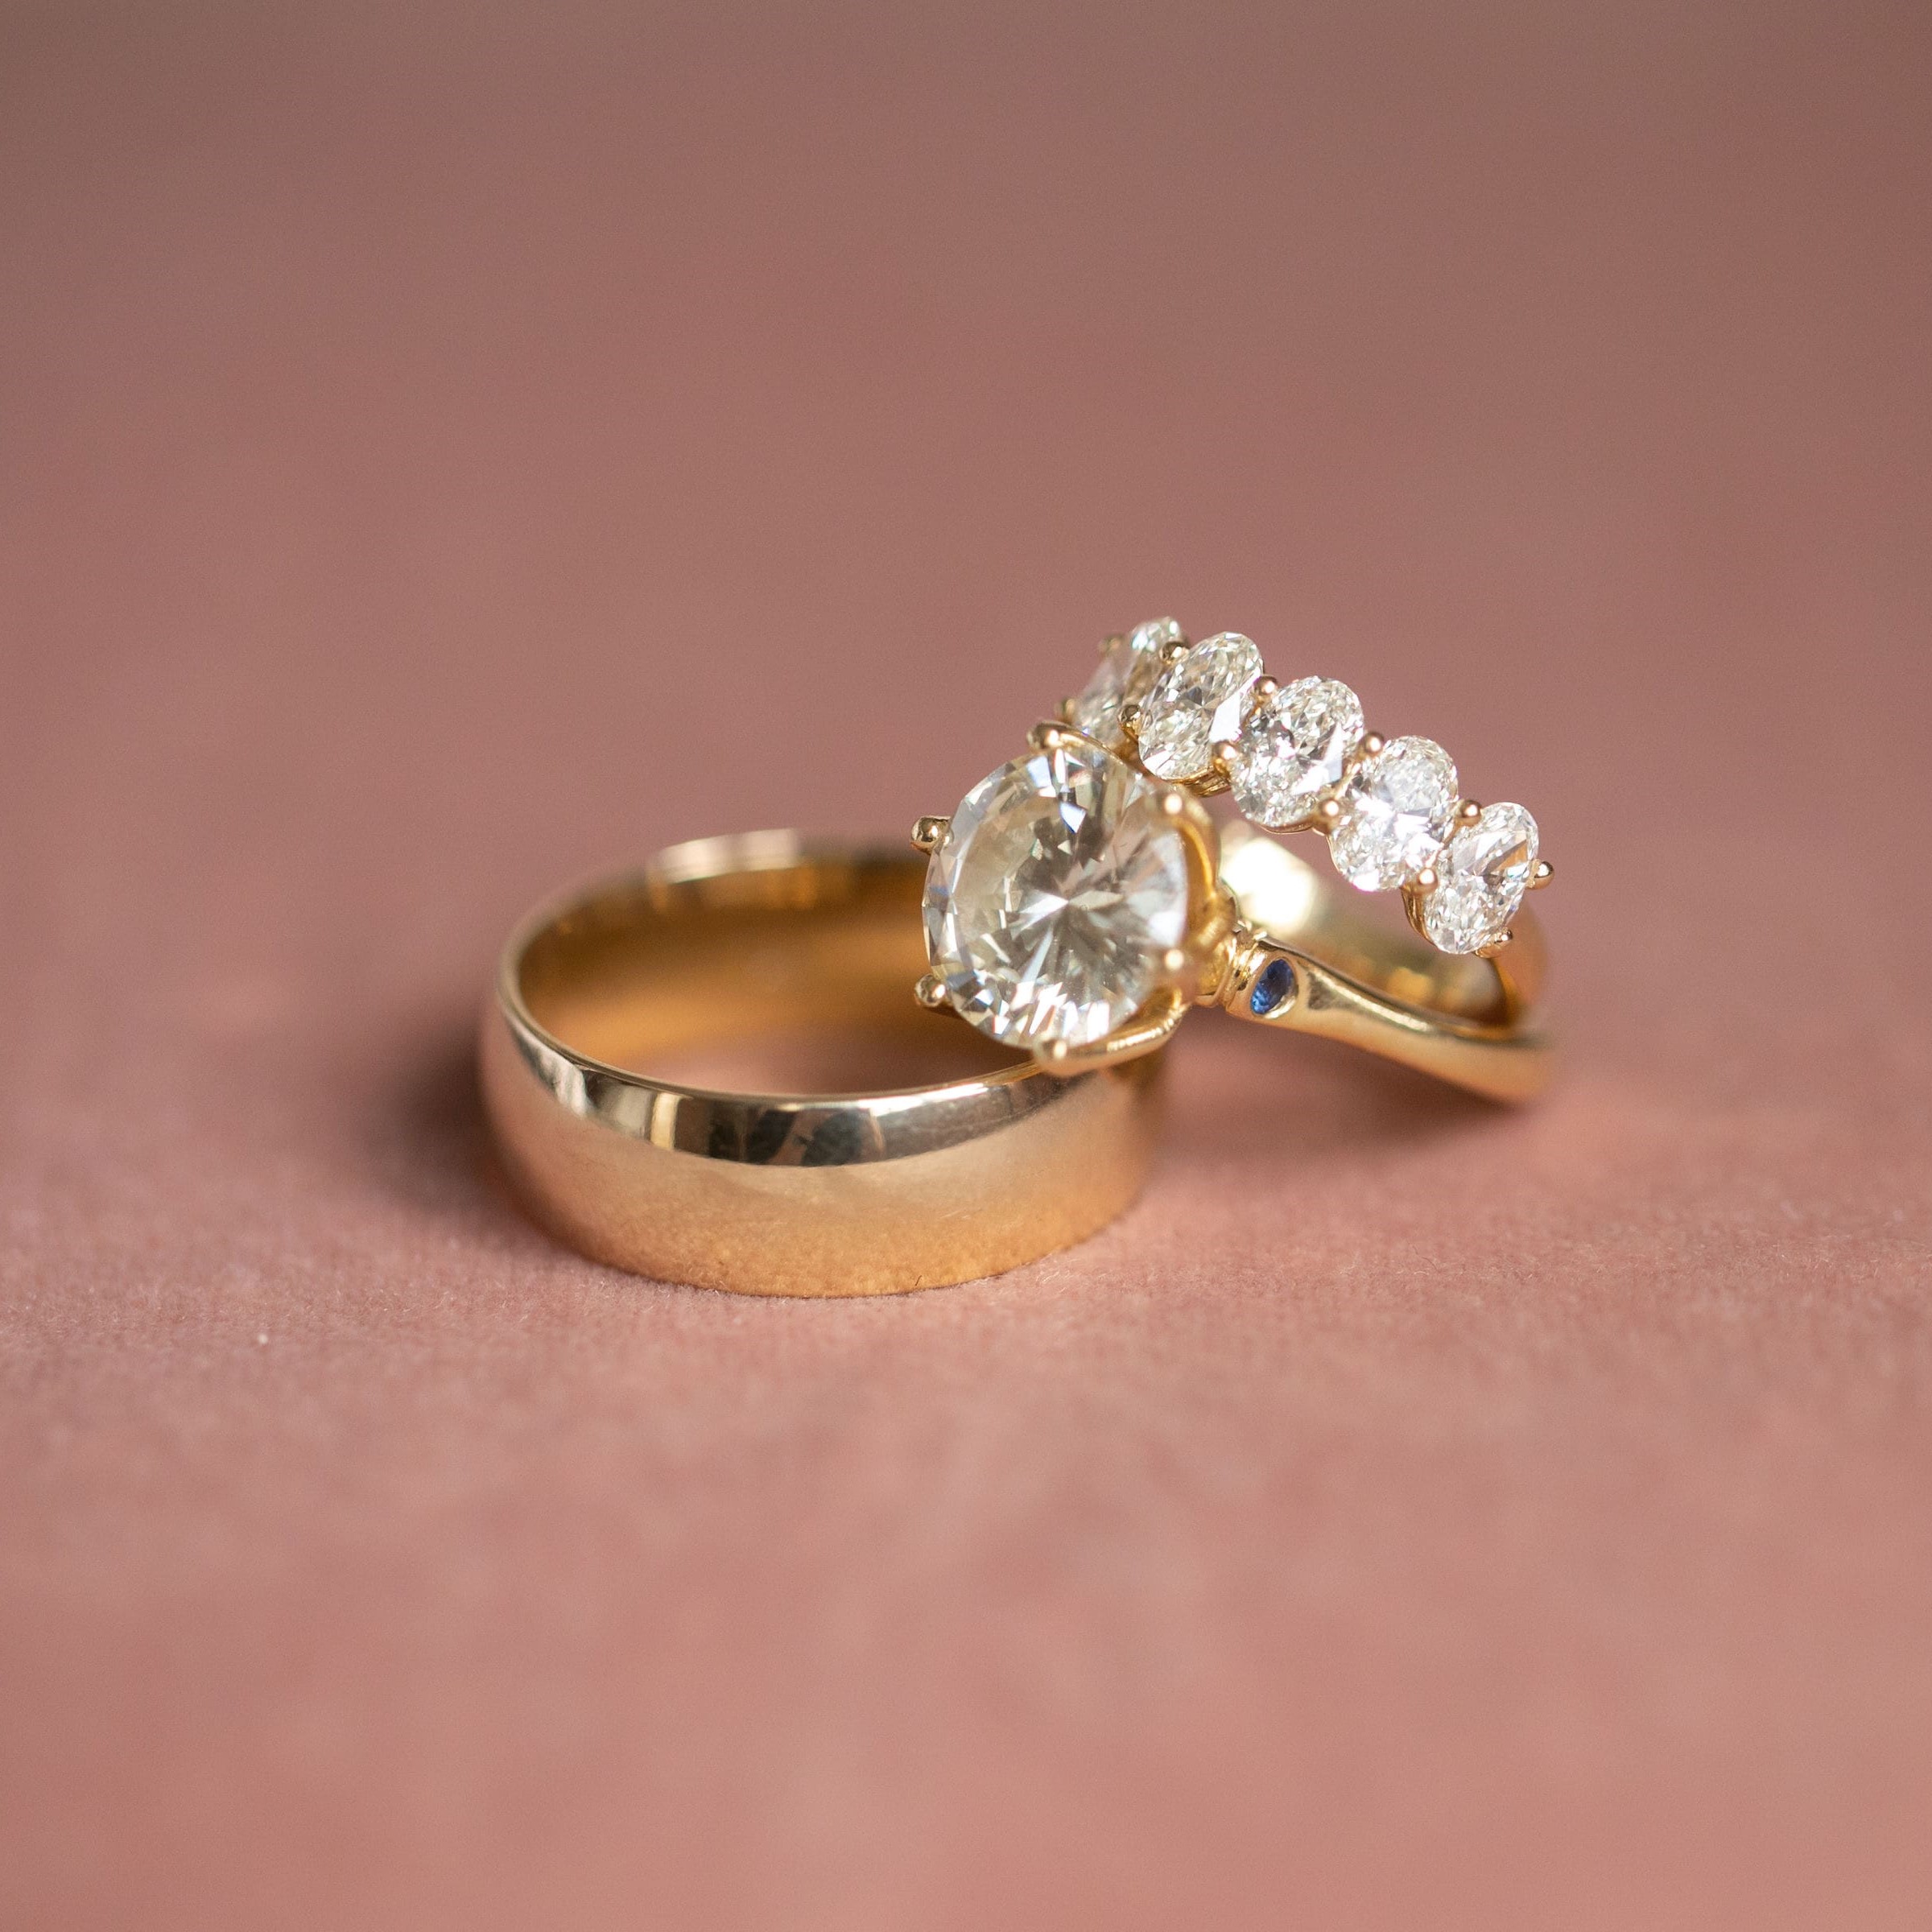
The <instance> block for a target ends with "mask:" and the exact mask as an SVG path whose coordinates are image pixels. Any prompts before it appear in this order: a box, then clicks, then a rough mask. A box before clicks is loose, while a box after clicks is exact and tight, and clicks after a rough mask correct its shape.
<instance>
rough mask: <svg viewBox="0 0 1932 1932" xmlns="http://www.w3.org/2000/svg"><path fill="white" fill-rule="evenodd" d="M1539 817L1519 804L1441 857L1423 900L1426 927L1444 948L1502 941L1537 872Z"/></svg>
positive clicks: (1497, 809) (1470, 948)
mask: <svg viewBox="0 0 1932 1932" xmlns="http://www.w3.org/2000/svg"><path fill="white" fill-rule="evenodd" d="M1536 851H1537V832H1536V820H1535V819H1533V818H1531V817H1530V814H1529V813H1528V812H1527V811H1525V810H1524V809H1523V808H1522V807H1521V806H1520V805H1485V806H1484V807H1483V815H1482V816H1481V817H1480V819H1477V820H1476V823H1475V824H1473V825H1472V826H1469V827H1468V828H1466V829H1465V830H1463V831H1461V832H1457V833H1456V835H1455V837H1454V838H1452V839H1451V840H1450V841H1449V843H1448V844H1447V845H1445V846H1444V847H1443V849H1442V850H1441V852H1439V853H1438V854H1437V855H1436V858H1435V871H1436V879H1437V884H1436V887H1435V890H1434V891H1433V892H1431V893H1430V894H1429V896H1428V897H1427V898H1426V899H1424V900H1423V901H1422V931H1424V932H1426V934H1427V935H1429V937H1430V939H1431V940H1433V941H1434V942H1435V944H1436V945H1437V946H1438V947H1440V948H1441V949H1442V950H1443V952H1481V950H1482V949H1483V947H1485V946H1493V945H1496V944H1498V943H1500V942H1501V940H1502V939H1504V938H1505V937H1506V936H1507V935H1508V933H1509V922H1510V921H1511V920H1512V919H1514V918H1515V917H1516V909H1517V907H1518V906H1521V904H1522V902H1523V894H1525V892H1527V891H1528V890H1530V874H1531V873H1533V872H1534V871H1535V870H1536Z"/></svg>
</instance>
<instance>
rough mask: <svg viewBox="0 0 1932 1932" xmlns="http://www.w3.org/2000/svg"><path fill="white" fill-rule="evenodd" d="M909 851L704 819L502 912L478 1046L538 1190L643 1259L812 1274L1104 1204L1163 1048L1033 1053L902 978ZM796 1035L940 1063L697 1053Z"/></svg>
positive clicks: (851, 1273) (1034, 1231)
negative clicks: (571, 888) (837, 1087)
mask: <svg viewBox="0 0 1932 1932" xmlns="http://www.w3.org/2000/svg"><path fill="white" fill-rule="evenodd" d="M924 871H925V868H924V866H923V864H922V863H921V862H920V861H918V860H917V859H915V858H913V857H910V856H908V855H906V854H905V853H904V852H896V851H881V850H880V849H877V848H869V847H865V846H861V845H854V844H844V843H841V842H839V841H836V840H813V839H806V838H802V837H800V836H799V835H797V834H795V833H791V832H766V833H758V834H753V835H749V836H743V837H737V838H727V839H713V840H698V841H696V842H694V843H692V844H687V845H680V846H674V847H672V848H671V849H670V850H668V851H667V852H662V853H660V854H659V855H658V857H656V858H655V859H654V860H653V861H651V862H650V864H649V865H646V866H645V867H644V868H643V869H642V870H640V871H638V872H635V873H629V874H626V875H624V876H621V877H616V878H612V879H608V880H605V881H600V882H598V883H596V884H593V885H592V886H587V887H585V888H584V889H582V890H579V891H576V892H574V893H572V894H568V896H567V897H565V898H563V899H562V900H560V901H559V902H556V903H555V904H554V905H552V906H547V907H546V908H544V909H543V910H540V911H539V912H537V913H536V914H533V915H532V916H531V917H530V919H528V920H526V922H525V923H523V924H522V926H520V927H518V930H517V931H516V932H515V933H514V935H512V937H511V938H510V941H509V943H508V944H507V945H506V947H505V948H504V951H503V953H502V959H501V961H500V963H499V967H498V971H497V980H496V984H495V986H494V988H493V991H492V993H491V997H490V998H489V1001H488V1003H487V1005H486V1009H485V1013H484V1016H483V1023H482V1033H481V1055H480V1058H481V1072H482V1081H483V1090H484V1096H485V1104H486V1107H487V1110H488V1113H489V1119H490V1122H491V1125H492V1127H493V1130H494V1133H495V1136H496V1139H497V1146H498V1148H499V1150H500V1151H501V1153H502V1159H503V1164H504V1166H505V1168H506V1170H507V1171H508V1174H509V1175H510V1179H511V1180H512V1182H513V1183H514V1186H515V1187H516V1189H517V1191H518V1193H519V1194H520V1195H522V1198H523V1199H525V1201H526V1203H528V1204H529V1206H530V1208H531V1209H532V1211H533V1212H535V1215H536V1216H537V1218H539V1220H542V1221H543V1222H544V1223H545V1224H547V1225H548V1226H549V1227H550V1228H552V1229H553V1230H554V1231H555V1232H557V1233H558V1234H559V1235H560V1236H562V1237H563V1238H564V1240H566V1241H568V1242H569V1243H570V1244H571V1245H572V1246H574V1247H576V1248H577V1249H580V1251H582V1252H583V1253H586V1254H588V1255H590V1256H592V1257H594V1258H596V1259H597V1260H600V1261H609V1262H611V1263H613V1264H614V1265H617V1266H618V1267H621V1268H626V1269H631V1270H633V1271H634V1272H635V1273H638V1274H648V1275H652V1276H655V1277H657V1278H660V1279H665V1280H671V1281H679V1282H692V1283H696V1284H697V1285H700V1286H707V1287H715V1288H725V1289H731V1290H737V1291H740V1292H744V1293H751V1294H788V1295H827V1294H888V1293H894V1292H897V1291H898V1290H905V1289H911V1288H920V1287H933V1286H943V1285H945V1284H947V1283H950V1282H961V1281H966V1280H970V1279H972V1278H976V1277H979V1276H982V1275H988V1274H998V1273H1000V1272H1001V1271H1002V1270H1004V1269H1009V1268H1012V1267H1015V1266H1018V1265H1020V1264H1021V1263H1022V1262H1025V1261H1031V1260H1034V1259H1035V1258H1037V1257H1039V1256H1040V1255H1042V1254H1046V1253H1051V1252H1052V1251H1053V1250H1055V1249H1060V1248H1064V1247H1067V1246H1070V1245H1072V1244H1073V1243H1074V1242H1075V1241H1081V1240H1084V1238H1086V1237H1087V1236H1088V1235H1091V1234H1092V1233H1094V1232H1096V1231H1097V1230H1098V1229H1099V1228H1101V1227H1103V1226H1104V1225H1105V1224H1106V1223H1107V1222H1108V1221H1109V1220H1112V1219H1113V1217H1114V1216H1116V1215H1117V1214H1118V1213H1119V1212H1121V1210H1122V1209H1123V1208H1125V1207H1126V1206H1127V1205H1128V1204H1129V1203H1130V1202H1131V1201H1132V1200H1133V1197H1134V1195H1136V1194H1137V1192H1138V1191H1139V1189H1140V1187H1141V1182H1142V1180H1143V1179H1144V1177H1145V1175H1146V1170H1147V1166H1148V1162H1149V1159H1150V1155H1151V1153H1152V1150H1153V1146H1154V1140H1155V1137H1156V1133H1157V1130H1158V1116H1159V1105H1160V1084H1159V1063H1158V1060H1155V1059H1145V1058H1143V1059H1134V1058H1132V1057H1131V1056H1121V1058H1120V1059H1117V1060H1115V1061H1112V1062H1109V1063H1107V1064H1104V1065H1102V1066H1099V1067H1095V1068H1093V1069H1092V1071H1084V1072H1082V1071H1079V1070H1076V1069H1072V1068H1055V1069H1054V1070H1052V1071H1051V1073H1050V1072H1049V1071H1047V1070H1046V1069H1044V1068H1042V1067H1039V1066H1038V1065H1036V1064H1035V1063H1034V1062H1033V1061H1031V1060H1030V1059H1026V1058H1024V1057H1022V1056H1018V1055H1013V1054H1010V1053H1005V1052H1002V1051H1000V1050H998V1049H996V1048H994V1047H992V1046H991V1045H990V1043H988V1042H982V1041H980V1039H979V1038H977V1036H976V1035H973V1034H970V1033H969V1032H968V1030H967V1029H964V1028H960V1027H956V1026H951V1025H949V1024H947V1023H945V1022H942V1021H941V1020H939V1019H938V1018H935V1017H934V1016H933V1015H932V1014H931V1013H928V1012H926V1011H924V1010H922V1009H921V1008H920V1007H919V1005H916V1004H914V1003H913V1002H910V1001H907V1000H906V993H905V989H906V983H907V980H909V979H910V977H911V976H913V975H914V973H915V972H916V971H917V969H918V968H919V964H921V962H922V960H923V949H922V943H921V939H920V920H919V896H920V891H921V888H922V886H923V877H924ZM799 1038H806V1039H807V1040H808V1041H815V1042H817V1043H818V1047H817V1049H815V1051H817V1050H821V1049H824V1048H826V1047H827V1044H828V1042H829V1043H830V1044H831V1046H832V1047H834V1048H836V1047H837V1045H838V1043H839V1042H840V1041H842V1040H847V1039H849V1040H851V1041H852V1042H856V1046H855V1049H854V1063H855V1064H857V1063H864V1062H866V1061H870V1062H873V1063H877V1062H879V1061H881V1060H886V1061H887V1062H889V1063H890V1064H893V1065H894V1066H898V1067H906V1068H908V1069H910V1068H913V1067H918V1068H919V1069H920V1070H922V1071H926V1072H927V1073H931V1071H944V1073H945V1075H946V1077H944V1078H940V1079H931V1078H928V1079H925V1080H919V1081H914V1082H907V1083H906V1084H870V1083H869V1082H867V1081H865V1080H854V1081H853V1083H852V1086H853V1090H852V1091H849V1092H848V1091H825V1092H784V1091H774V1092H749V1091H739V1090H737V1088H736V1087H735V1085H733V1084H729V1083H727V1082H726V1081H725V1080H721V1079H714V1078H713V1077H712V1075H707V1074H706V1073H705V1072H704V1070H703V1067H702V1066H701V1065H700V1066H699V1067H697V1069H696V1071H691V1066H692V1063H693V1059H694V1055H696V1056H700V1058H701V1056H703V1055H705V1054H708V1053H709V1054H712V1055H716V1054H717V1053H719V1052H720V1051H723V1052H725V1053H726V1054H728V1055H729V1054H737V1055H743V1054H744V1053H745V1052H746V1051H754V1050H759V1049H762V1047H766V1046H768V1045H770V1044H772V1043H774V1042H777V1043H778V1044H780V1045H782V1044H783V1043H784V1042H787V1041H796V1040H798V1039H799ZM821 1057H823V1055H821ZM935 1060H936V1061H938V1062H940V1063H943V1067H942V1068H935V1064H934V1063H935ZM1066 1075H1075V1077H1071V1078H1069V1077H1064V1076H1066ZM835 1078H836V1072H835Z"/></svg>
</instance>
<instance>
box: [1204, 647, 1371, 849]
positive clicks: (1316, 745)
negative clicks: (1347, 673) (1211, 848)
mask: <svg viewBox="0 0 1932 1932" xmlns="http://www.w3.org/2000/svg"><path fill="white" fill-rule="evenodd" d="M1361 735H1362V701H1361V700H1360V698H1358V697H1357V696H1356V695H1355V693H1354V692H1353V691H1351V690H1350V689H1349V688H1348V686H1347V685H1346V684H1338V683H1336V682H1335V679H1332V678H1298V679H1296V680H1295V681H1294V683H1292V684H1284V685H1283V686H1282V688H1281V689H1280V690H1279V691H1277V692H1276V693H1275V694H1274V696H1273V697H1271V698H1268V699H1265V700H1263V701H1262V702H1261V704H1257V705H1256V706H1255V707H1254V708H1253V710H1252V711H1250V712H1249V713H1248V716H1246V717H1245V719H1244V720H1242V722H1241V738H1240V740H1239V741H1238V743H1237V745H1236V750H1235V754H1234V760H1233V766H1232V771H1231V773H1230V774H1229V775H1230V776H1231V777H1232V779H1233V781H1234V802H1235V803H1236V804H1237V805H1238V806H1240V807H1241V810H1242V811H1245V813H1246V814H1247V815H1248V816H1249V818H1251V819H1253V820H1254V821H1255V823H1256V824H1257V825H1265V826H1267V827H1269V829H1270V830H1272V831H1275V832H1290V831H1293V830H1294V829H1295V828H1297V827H1299V826H1303V825H1308V824H1313V823H1314V820H1315V811H1316V809H1317V807H1319V805H1320V804H1321V802H1322V800H1323V799H1324V798H1326V797H1327V795H1328V793H1329V792H1330V791H1331V789H1332V788H1333V787H1334V786H1337V785H1339V784H1340V782H1341V779H1342V766H1343V765H1344V762H1346V761H1347V758H1348V754H1349V753H1350V752H1352V750H1354V749H1355V747H1356V741H1357V740H1358V739H1359V738H1360V737H1361Z"/></svg>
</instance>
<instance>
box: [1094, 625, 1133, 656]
mask: <svg viewBox="0 0 1932 1932" xmlns="http://www.w3.org/2000/svg"><path fill="white" fill-rule="evenodd" d="M1125 642H1127V640H1126V638H1124V637H1123V636H1122V635H1121V633H1120V632H1119V631H1116V632H1115V633H1114V634H1113V636H1112V637H1110V638H1101V639H1100V655H1101V656H1102V657H1105V656H1106V654H1108V651H1110V650H1113V647H1114V646H1116V645H1117V644H1125Z"/></svg>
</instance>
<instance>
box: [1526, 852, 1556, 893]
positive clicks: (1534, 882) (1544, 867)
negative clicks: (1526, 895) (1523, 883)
mask: <svg viewBox="0 0 1932 1932" xmlns="http://www.w3.org/2000/svg"><path fill="white" fill-rule="evenodd" d="M1554 877H1556V868H1555V867H1554V865H1551V864H1550V861H1548V860H1547V859H1538V861H1537V862H1536V869H1535V870H1534V871H1533V872H1532V873H1530V887H1529V890H1530V891H1532V892H1535V891H1538V890H1540V889H1541V888H1542V887H1543V886H1547V885H1548V884H1549V883H1550V881H1551V880H1552V879H1553V878H1554Z"/></svg>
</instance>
